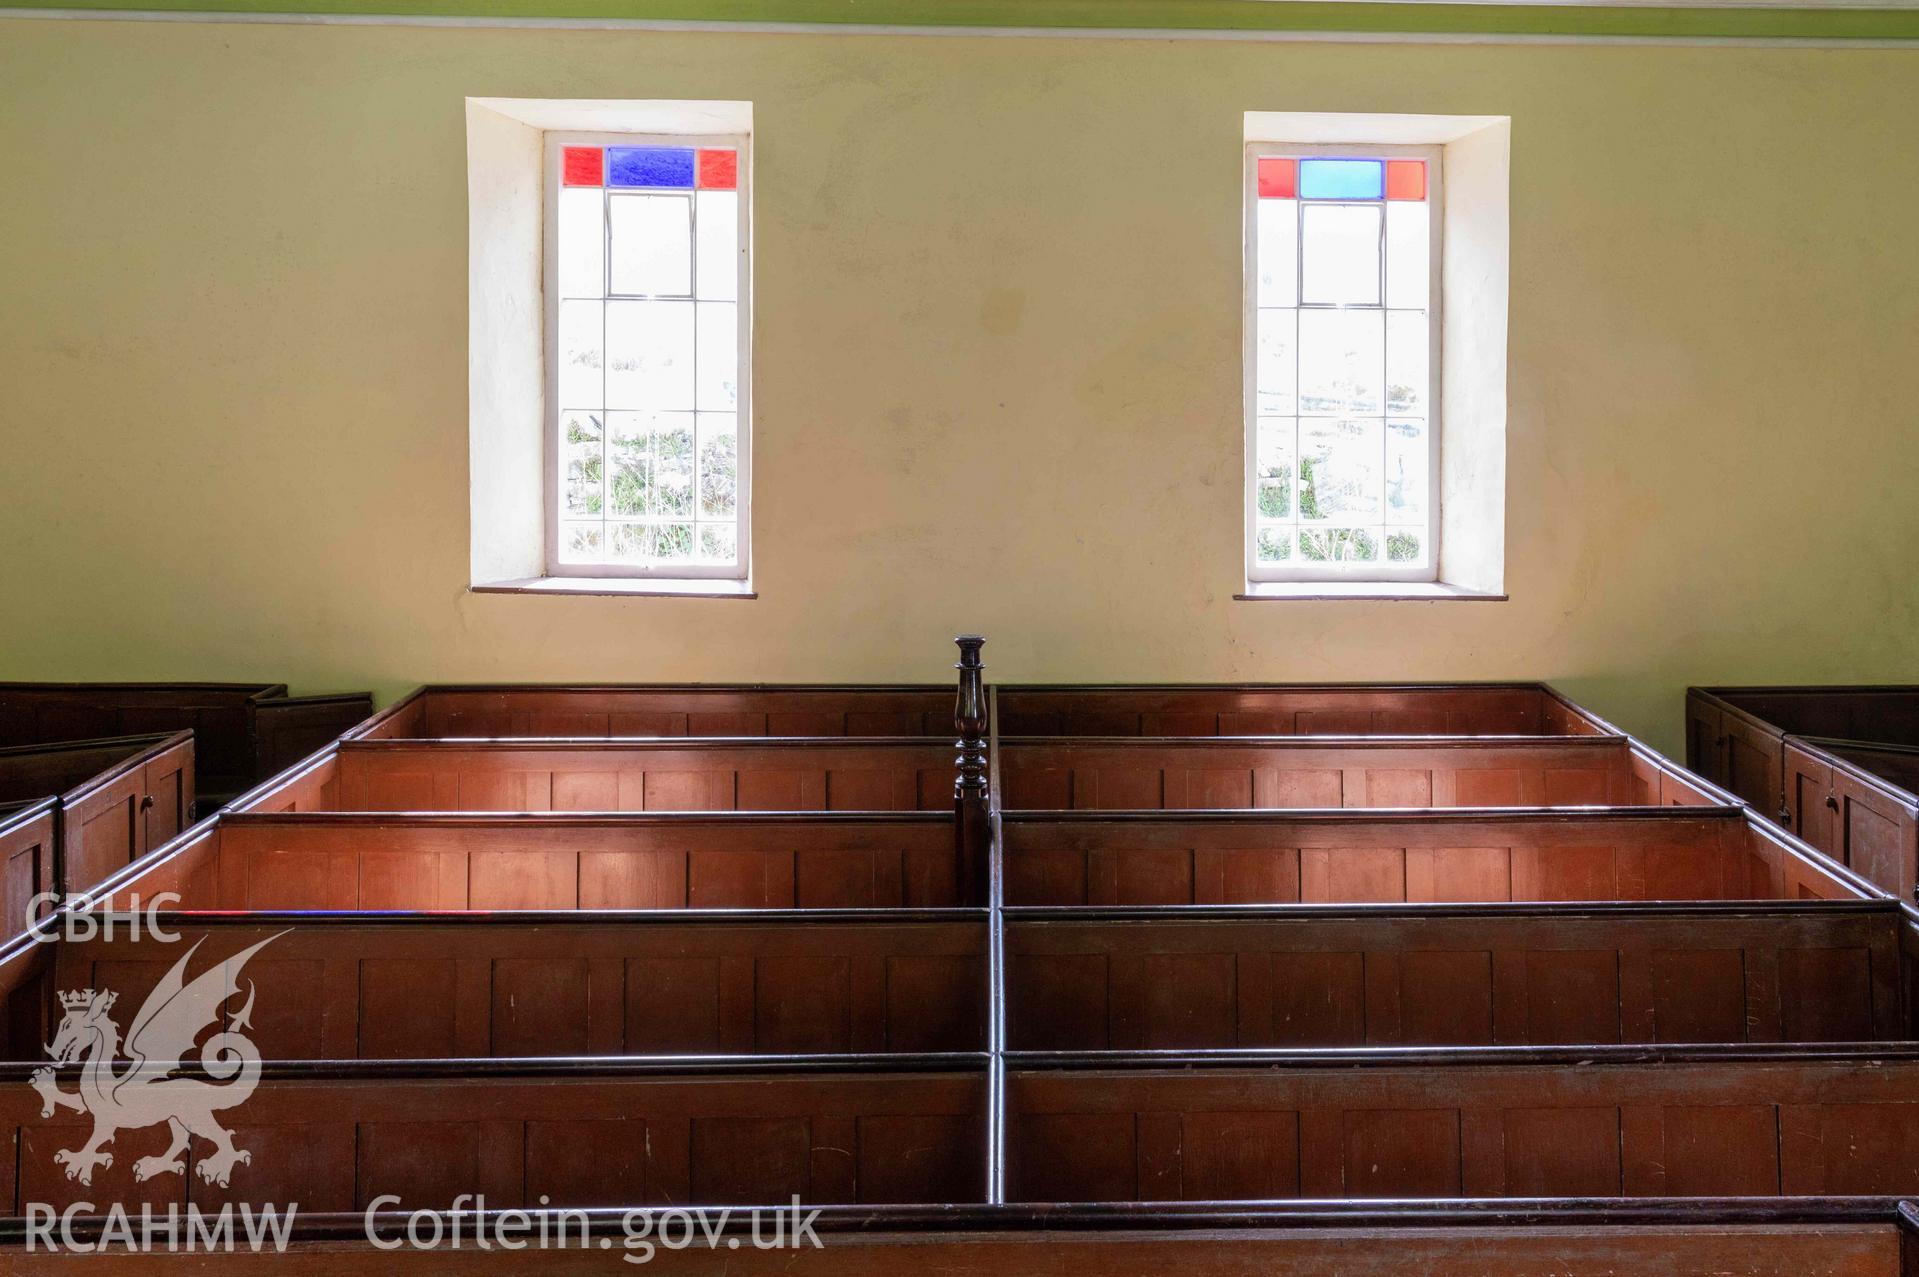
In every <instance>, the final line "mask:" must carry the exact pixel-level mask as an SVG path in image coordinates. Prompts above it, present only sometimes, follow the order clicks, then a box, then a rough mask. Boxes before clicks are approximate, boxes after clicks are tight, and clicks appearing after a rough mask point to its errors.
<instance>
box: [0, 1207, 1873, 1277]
mask: <svg viewBox="0 0 1919 1277" xmlns="http://www.w3.org/2000/svg"><path fill="white" fill-rule="evenodd" d="M1493 1206H1505V1207H1507V1208H1506V1209H1489V1207H1493ZM1289 1207H1291V1208H1295V1209H1290V1210H1289V1209H1287V1208H1289ZM1635 1207H1645V1208H1655V1209H1633V1208H1635ZM1661 1207H1663V1208H1664V1209H1657V1208H1661ZM1123 1211H1124V1214H1123V1216H1122V1215H1121V1213H1120V1211H1118V1210H1114V1209H1111V1208H1105V1207H1100V1206H1070V1205H1068V1206H1048V1207H1013V1208H984V1207H975V1208H965V1207H958V1208H956V1207H944V1208H940V1209H938V1210H936V1211H934V1210H924V1209H919V1208H914V1207H852V1208H843V1207H842V1208H835V1207H828V1208H825V1209H824V1210H822V1211H821V1212H820V1215H819V1217H818V1219H817V1220H815V1221H814V1223H815V1231H816V1232H817V1234H818V1236H819V1238H820V1241H821V1245H820V1246H819V1247H817V1248H815V1247H813V1246H812V1245H810V1244H807V1245H803V1246H801V1247H799V1248H798V1249H783V1250H780V1251H779V1252H777V1256H766V1257H764V1258H765V1259H766V1260H769V1261H772V1262H774V1263H777V1265H778V1271H779V1272H780V1273H781V1274H784V1275H785V1277H899V1274H900V1273H902V1272H905V1271H926V1272H934V1273H939V1274H941V1277H1005V1275H1006V1274H1009V1273H1029V1272H1033V1271H1034V1268H1033V1265H1034V1262H1035V1258H1036V1256H1037V1255H1038V1254H1039V1253H1040V1252H1041V1249H1042V1248H1043V1252H1044V1262H1045V1268H1044V1271H1045V1272H1046V1273H1047V1274H1050V1275H1053V1277H1113V1274H1147V1273H1172V1272H1179V1273H1193V1274H1201V1275H1208V1277H1225V1275H1227V1274H1232V1275H1233V1277H1245V1275H1246V1274H1253V1273H1257V1274H1259V1275H1260V1277H1328V1275H1329V1274H1338V1277H1406V1274H1410V1273H1417V1274H1419V1275H1420V1277H1901V1274H1902V1250H1904V1249H1905V1248H1907V1247H1909V1246H1910V1245H1911V1242H1910V1240H1909V1239H1910V1234H1908V1233H1903V1232H1902V1231H1901V1230H1900V1228H1899V1227H1898V1226H1897V1225H1895V1224H1893V1223H1891V1222H1888V1218H1887V1217H1888V1216H1889V1215H1890V1213H1891V1212H1890V1208H1889V1207H1888V1206H1887V1205H1886V1204H1884V1203H1881V1202H1877V1201H1860V1202H1830V1203H1818V1204H1799V1203H1793V1202H1770V1203H1767V1202H1757V1201H1755V1202H1753V1204H1752V1205H1750V1206H1746V1207H1744V1208H1743V1209H1742V1208H1739V1207H1738V1206H1737V1205H1736V1204H1733V1203H1709V1204H1693V1203H1671V1204H1667V1203H1656V1202H1646V1201H1638V1202H1635V1201H1622V1202H1617V1203H1611V1204H1608V1205H1607V1206H1606V1207H1605V1208H1603V1209H1602V1210H1594V1209H1590V1208H1582V1207H1581V1206H1580V1205H1578V1204H1559V1203H1549V1204H1538V1203H1531V1204H1527V1205H1525V1206H1520V1205H1518V1204H1507V1203H1482V1204H1480V1205H1478V1206H1476V1207H1475V1206H1471V1205H1462V1204H1460V1203H1394V1204H1392V1205H1391V1206H1390V1207H1387V1206H1384V1205H1382V1206H1381V1207H1380V1208H1378V1209H1374V1210H1367V1209H1366V1208H1365V1206H1364V1204H1361V1203H1342V1204H1340V1205H1338V1206H1321V1205H1318V1204H1314V1203H1298V1202H1269V1203H1262V1204H1260V1205H1258V1206H1247V1205H1229V1206H1226V1207H1222V1208H1218V1209H1214V1210H1205V1209H1203V1208H1198V1207H1191V1206H1186V1205H1183V1204H1174V1205H1171V1206H1170V1207H1168V1206H1164V1205H1158V1204H1149V1205H1144V1206H1142V1205H1137V1204H1133V1205H1129V1206H1127V1207H1125V1208H1123ZM808 1213H809V1214H810V1211H809V1212H808ZM656 1214H663V1212H657V1213H656ZM715 1216H716V1217H717V1212H715ZM1009 1218H1010V1219H1011V1220H1012V1221H1014V1222H1013V1225H1012V1226H1010V1227H1009V1225H1008V1220H1009ZM464 1222H465V1223H466V1224H467V1225H468V1227H467V1229H466V1232H465V1234H464V1236H465V1237H466V1239H467V1244H465V1245H463V1246H462V1247H460V1248H458V1249H455V1248H453V1247H451V1246H449V1245H444V1244H443V1245H442V1246H441V1247H440V1248H439V1249H438V1250H436V1251H435V1252H434V1254H433V1256H432V1258H431V1260H430V1261H429V1262H430V1264H431V1271H432V1272H434V1273H436V1274H446V1273H455V1274H460V1275H461V1277H519V1275H520V1274H523V1273H525V1272H526V1271H528V1269H529V1268H530V1267H531V1266H533V1265H537V1270H538V1271H539V1272H540V1273H541V1274H542V1275H543V1277H544V1275H546V1274H568V1275H573V1274H604V1273H606V1272H607V1271H608V1269H609V1265H610V1263H612V1262H614V1261H613V1259H612V1255H620V1254H622V1253H624V1248H625V1247H626V1246H627V1245H628V1239H627V1238H626V1236H625V1234H624V1232H623V1223H622V1220H621V1218H620V1215H619V1214H618V1213H616V1212H607V1213H604V1214H600V1215H596V1216H594V1217H592V1218H591V1219H588V1220H582V1219H580V1218H578V1217H572V1218H569V1219H568V1221H567V1223H566V1227H567V1230H568V1231H567V1238H566V1243H565V1248H564V1249H562V1248H560V1245H559V1242H558V1240H557V1238H558V1233H557V1228H558V1224H559V1221H558V1220H557V1219H556V1220H555V1221H554V1226H555V1230H556V1231H555V1232H554V1234H553V1236H554V1237H555V1238H556V1241H555V1244H554V1245H553V1246H552V1247H550V1248H548V1249H544V1250H540V1251H538V1252H537V1253H536V1252H533V1251H531V1250H528V1251H517V1250H502V1249H501V1248H500V1247H499V1246H498V1245H493V1246H490V1247H488V1248H486V1249H482V1248H480V1247H478V1246H476V1245H473V1244H472V1243H471V1236H472V1226H473V1225H474V1224H475V1223H476V1222H477V1221H475V1220H474V1219H473V1218H472V1217H471V1216H469V1217H467V1218H466V1219H465V1221H464ZM515 1222H517V1221H515ZM712 1222H714V1223H715V1226H716V1227H717V1228H720V1229H723V1230H724V1231H723V1233H722V1236H721V1238H720V1241H719V1244H718V1245H717V1246H715V1247H713V1248H711V1249H709V1248H708V1247H707V1246H706V1245H705V1244H704V1240H703V1237H702V1240H701V1241H700V1242H697V1243H695V1244H694V1245H692V1246H691V1247H689V1248H686V1249H682V1250H677V1251H673V1252H672V1253H671V1255H670V1258H667V1257H664V1256H661V1255H659V1254H657V1253H656V1254H655V1255H654V1256H653V1261H654V1262H666V1263H670V1264H671V1265H672V1267H671V1271H672V1272H673V1273H674V1274H675V1275H676V1277H684V1275H689V1274H691V1275H695V1277H738V1275H739V1274H740V1273H741V1272H743V1271H756V1270H757V1269H756V1268H755V1267H753V1266H751V1260H750V1259H743V1258H742V1255H741V1251H745V1252H746V1253H747V1255H748V1256H752V1255H753V1250H752V1247H751V1237H752V1234H751V1227H752V1224H751V1220H750V1219H749V1218H748V1217H747V1216H746V1215H745V1213H744V1212H738V1211H736V1212H734V1214H733V1216H732V1217H731V1218H730V1219H729V1220H728V1221H726V1222H725V1223H724V1224H720V1223H718V1221H717V1218H716V1219H715V1220H714V1221H712ZM16 1223H17V1221H16ZM763 1224H764V1226H765V1228H766V1230H767V1231H769V1232H770V1231H771V1227H772V1226H771V1224H770V1222H766V1221H763ZM7 1226H8V1225H6V1224H4V1223H0V1227H7ZM376 1227H377V1228H378V1229H379V1235H380V1237H381V1238H382V1239H383V1240H384V1241H388V1242H390V1241H392V1240H393V1239H396V1238H398V1237H401V1236H403V1235H404V1230H405V1227H406V1219H405V1217H404V1216H403V1215H399V1214H394V1215H387V1216H382V1217H378V1218H377V1219H376ZM676 1227H677V1224H676ZM74 1231H75V1233H76V1234H77V1235H78V1236H79V1237H81V1239H82V1240H84V1241H91V1240H92V1233H91V1232H90V1230H89V1222H88V1221H76V1224H75V1228H74ZM583 1233H584V1234H586V1236H585V1237H584V1239H582V1234H583ZM19 1234H20V1230H19V1229H18V1228H17V1227H13V1228H12V1229H11V1231H10V1232H7V1233H5V1234H0V1235H3V1236H5V1237H6V1239H7V1241H8V1242H11V1243H12V1244H13V1245H15V1246H17V1245H18V1242H17V1240H16V1239H17V1237H18V1236H19ZM493 1235H494V1234H492V1233H491V1232H489V1236H493ZM293 1236H294V1238H295V1243H294V1245H292V1246H291V1247H289V1248H288V1250H287V1251H286V1252H285V1253H276V1252H271V1251H269V1252H267V1253H264V1254H260V1255H254V1254H250V1253H248V1252H246V1251H236V1252H235V1253H232V1254H223V1255H221V1256H220V1257H219V1258H218V1260H217V1261H213V1262H214V1263H216V1264H217V1271H218V1272H220V1273H222V1274H234V1277H261V1275H265V1277H339V1275H340V1274H343V1273H353V1274H360V1273H386V1272H391V1271H393V1270H394V1268H395V1264H394V1260H393V1258H392V1256H391V1254H390V1253H385V1252H381V1251H378V1250H375V1249H374V1248H373V1247H372V1246H371V1245H370V1244H369V1243H368V1242H367V1241H366V1236H365V1221H364V1220H363V1218H362V1217H361V1216H360V1215H359V1214H357V1213H356V1214H351V1215H347V1216H334V1217H328V1218H325V1219H314V1218H312V1217H310V1216H305V1215H304V1213H303V1218H302V1220H301V1221H300V1222H298V1223H297V1224H296V1225H295V1227H294V1229H293ZM602 1238H604V1239H605V1240H606V1241H607V1243H608V1245H607V1246H606V1247H605V1248H602V1247H601V1246H600V1244H599V1243H600V1240H601V1239H602ZM734 1239H737V1240H738V1242H739V1248H738V1249H732V1248H730V1247H729V1245H728V1242H729V1241H731V1240H734ZM1036 1243H1037V1245H1036ZM609 1250H610V1251H611V1252H612V1255H609V1254H608V1251H609ZM17 1253H18V1252H17V1251H15V1252H13V1253H11V1254H10V1253H8V1252H6V1251H0V1272H8V1273H11V1272H16V1271H18V1272H35V1273H37V1272H39V1271H41V1269H40V1268H32V1267H29V1266H28V1265H29V1264H32V1263H40V1257H39V1256H33V1257H31V1258H22V1259H21V1261H20V1262H19V1264H18V1265H17V1266H14V1265H9V1263H8V1260H10V1259H14V1258H15V1256H16V1255H17ZM634 1253H635V1254H636V1256H637V1255H638V1254H639V1253H641V1252H638V1251H637V1250H636V1251H635V1252H634ZM535 1254H537V1257H536V1258H529V1256H533V1255H535ZM755 1257H756V1258H757V1256H755ZM114 1261H115V1264H116V1268H115V1272H116V1274H119V1273H132V1274H166V1275H169V1277H171V1275H172V1274H178V1273H194V1274H203V1273H205V1272H207V1271H208V1270H209V1267H210V1266H211V1265H210V1264H209V1261H208V1259H207V1257H206V1256H205V1255H204V1254H200V1253H186V1252H184V1251H182V1252H175V1253H172V1254H169V1253H168V1252H166V1251H165V1250H164V1249H162V1250H156V1251H151V1252H148V1253H145V1254H136V1253H129V1254H121V1253H117V1252H116V1253H115V1254H114ZM410 1266H412V1265H410ZM42 1267H44V1265H42ZM402 1271H404V1270H402ZM1910 1271H1911V1270H1910V1269H1909V1268H1907V1269H1905V1270H1904V1273H1905V1277H1910Z"/></svg>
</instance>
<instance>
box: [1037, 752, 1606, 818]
mask: <svg viewBox="0 0 1919 1277" xmlns="http://www.w3.org/2000/svg"><path fill="white" fill-rule="evenodd" d="M1632 761H1633V755H1632V752H1631V750H1630V748H1629V747H1628V745H1627V744H1626V742H1625V741H1624V740H1623V739H1620V738H1617V737H1567V738H1550V737H1549V738H1537V739H1531V740H1527V741H1525V742H1523V743H1522V742H1513V741H1494V740H1488V741H1485V742H1483V743H1482V742H1474V741H1471V740H1456V739H1447V738H1441V739H1440V740H1437V741H1434V742H1429V743H1421V744H1410V743H1406V742H1401V741H1389V740H1372V741H1369V740H1355V741H1345V742H1340V743H1338V744H1334V743H1331V742H1319V741H1315V740H1312V739H1303V738H1293V739H1284V738H1273V739H1268V740H1264V741H1257V742H1255V741H1250V740H1247V741H1236V740H1233V739H1230V738H1221V739H1210V740H1205V739H1202V740H1190V739H1188V740H1180V739H1139V740H1105V741H1092V740H1088V741H1073V742H1069V741H1061V740H1054V741H1034V740H1012V741H1006V742H1004V743H1003V745H1002V752H1001V770H1002V776H1003V780H1004V783H1005V786H1006V791H1007V794H1008V803H1009V805H1010V806H1013V807H1015V808H1016V809H1027V810H1032V809H1035V808H1033V807H1023V806H1022V805H1024V804H1046V805H1047V806H1049V807H1059V806H1063V805H1066V804H1067V803H1070V806H1071V807H1073V808H1077V809H1081V810H1107V811H1111V810H1132V809H1141V808H1145V809H1205V808H1219V807H1228V806H1232V807H1461V806H1499V807H1511V806H1551V805H1588V804H1594V803H1628V802H1630V801H1631V798H1632ZM1062 777H1064V778H1067V779H1066V781H1065V788H1064V789H1062V787H1061V786H1062V779H1061V778H1062Z"/></svg>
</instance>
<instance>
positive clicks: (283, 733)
mask: <svg viewBox="0 0 1919 1277" xmlns="http://www.w3.org/2000/svg"><path fill="white" fill-rule="evenodd" d="M372 708H373V700H372V697H371V696H369V695H368V694H366V693H364V692H356V693H351V694H347V695H335V696H288V695H287V688H286V684H284V683H0V745H30V744H42V743H47V742H53V741H68V740H80V739H83V738H87V737H101V736H126V735H132V734H135V733H142V734H144V733H153V732H160V733H171V732H180V731H190V732H192V733H193V735H194V743H195V747H196V751H197V754H196V762H197V764H198V776H197V780H198V783H199V795H200V797H201V798H202V799H205V800H209V801H208V802H207V803H206V804H205V809H206V810H211V807H212V805H213V803H214V802H217V801H224V800H225V799H227V798H230V797H232V796H233V795H234V794H236V793H238V792H240V791H241V790H243V789H245V788H247V787H248V786H249V785H252V784H254V783H256V782H258V781H260V780H263V779H265V778H266V777H267V776H269V775H271V774H273V773H274V772H276V771H278V770H279V769H280V768H282V767H285V766H287V765H288V764H290V763H292V762H294V761H295V760H297V759H298V758H300V757H301V756H303V755H304V754H306V753H310V752H311V751H312V750H314V749H316V748H318V747H319V746H320V745H322V744H324V743H325V742H326V741H328V740H331V739H333V738H334V737H336V736H338V735H339V734H340V733H341V732H344V731H346V730H347V729H348V728H350V727H352V726H354V725H355V724H356V723H358V722H360V721H361V720H363V719H365V718H366V717H367V716H368V715H369V714H370V713H371V712H372Z"/></svg>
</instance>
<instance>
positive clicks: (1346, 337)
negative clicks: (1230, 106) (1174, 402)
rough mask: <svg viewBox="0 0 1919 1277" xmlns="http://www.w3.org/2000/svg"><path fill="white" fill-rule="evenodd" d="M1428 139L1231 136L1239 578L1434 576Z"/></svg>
mask: <svg viewBox="0 0 1919 1277" xmlns="http://www.w3.org/2000/svg"><path fill="white" fill-rule="evenodd" d="M1440 156H1441V150H1440V148H1439V147H1436V146H1394V147H1361V146H1298V145H1290V146H1289V145H1284V144H1279V143H1263V142H1254V143H1250V144H1249V145H1248V146H1247V148H1246V168H1245V202H1246V276H1247V278H1246V308H1247V314H1246V320H1247V334H1248V346H1249V349H1248V358H1247V360H1246V364H1247V367H1246V379H1247V389H1246V436H1247V437H1246V450H1247V466H1246V474H1247V479H1246V575H1247V578H1248V580H1249V581H1253V582H1260V581H1301V580H1306V581H1311V580H1331V581H1340V580H1345V581H1428V582H1430V581H1433V580H1436V579H1437V577H1438V567H1439V546H1438V531H1439V527H1440V519H1439V486H1438V477H1439V456H1438V447H1439V411H1438V403H1439V400H1438V395H1437V393H1436V387H1435V384H1434V382H1435V373H1436V371H1437V370H1438V369H1439V367H1440V366H1441V365H1440V358H1439V355H1440V350H1439V339H1440V331H1441V328H1440V316H1439V300H1440V289H1439V277H1438V269H1439V264H1440V261H1441V254H1440V245H1439V235H1440V228H1441V222H1442V219H1441V218H1440V217H1439V216H1438V215H1437V214H1436V212H1435V210H1436V208H1437V207H1439V206H1440V178H1441V174H1440Z"/></svg>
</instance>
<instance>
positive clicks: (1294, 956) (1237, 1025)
mask: <svg viewBox="0 0 1919 1277" xmlns="http://www.w3.org/2000/svg"><path fill="white" fill-rule="evenodd" d="M1006 927H1007V960H1008V964H1009V971H1008V975H1007V1001H1008V1012H1009V1015H1010V1019H1011V1025H1010V1037H1011V1041H1010V1045H1011V1047H1013V1048H1014V1049H1017V1050H1043V1051H1051V1050H1066V1051H1097V1050H1200V1049H1210V1048H1222V1047H1287V1048H1291V1047H1365V1046H1482V1045H1483V1046H1495V1045H1497V1046H1542V1045H1555V1044H1586V1043H1593V1044H1608V1043H1612V1044H1619V1043H1687V1042H1727V1043H1736V1042H1856V1041H1875V1040H1877V1041H1894V1040H1901V1039H1904V1038H1905V1037H1907V1034H1908V1029H1907V1025H1906V1021H1905V1010H1904V998H1905V995H1904V990H1903V988H1902V983H1903V982H1902V940H1903V936H1902V932H1903V931H1904V929H1905V921H1904V919H1903V917H1902V916H1901V914H1900V912H1899V909H1898V906H1897V905H1896V904H1895V903H1894V902H1892V901H1890V900H1877V901H1864V900H1861V901H1855V902H1852V903H1851V904H1841V903H1839V902H1836V901H1822V902H1817V903H1799V902H1783V901H1781V902H1765V903H1759V902H1742V903H1727V904H1683V905H1632V904H1597V905H1534V906H1523V905H1490V906H1489V905H1417V906H1400V907H1391V906H1362V907H1352V906H1345V907H1340V906H1332V907H1313V906H1305V907H1302V906H1279V907H1243V906H1242V907H1238V908H1223V907H1211V908H1174V909H1167V908H1143V909H1080V908H1014V909H1009V910H1008V911H1007V916H1006Z"/></svg>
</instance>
